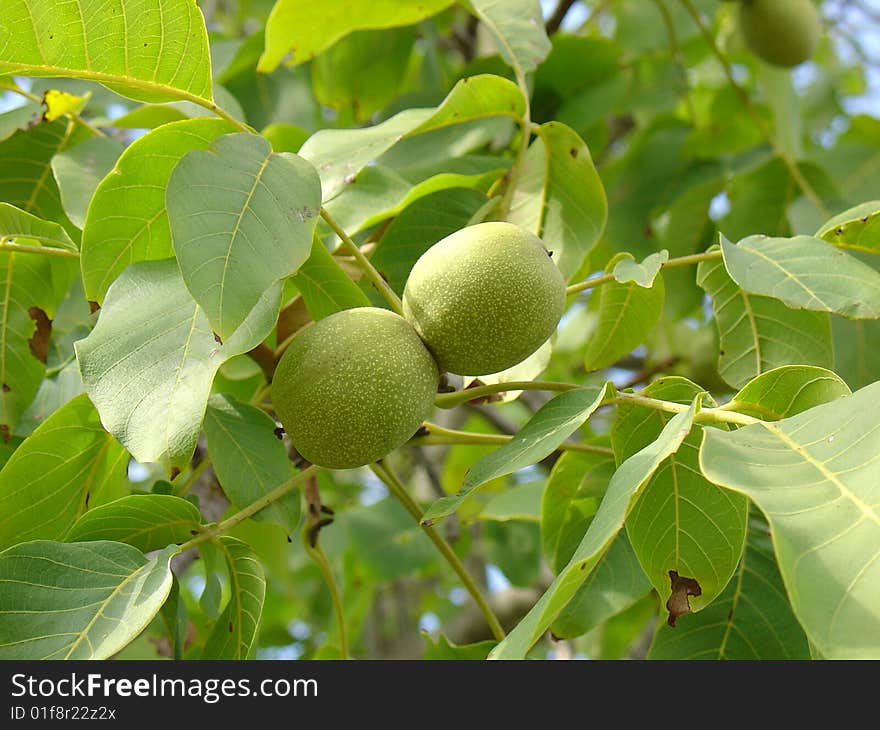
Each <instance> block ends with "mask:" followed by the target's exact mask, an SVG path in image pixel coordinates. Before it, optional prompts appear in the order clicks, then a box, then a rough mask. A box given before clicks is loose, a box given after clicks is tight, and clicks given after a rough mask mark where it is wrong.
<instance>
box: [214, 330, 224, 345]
mask: <svg viewBox="0 0 880 730" xmlns="http://www.w3.org/2000/svg"><path fill="white" fill-rule="evenodd" d="M214 342H216V343H217V344H218V345H222V344H223V338H222V337H221V336H220V335H218V334H217V333H216V332H215V333H214Z"/></svg>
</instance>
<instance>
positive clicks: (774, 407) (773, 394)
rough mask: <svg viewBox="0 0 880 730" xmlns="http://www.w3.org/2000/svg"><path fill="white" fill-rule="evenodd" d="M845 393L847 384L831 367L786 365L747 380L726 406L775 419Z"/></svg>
mask: <svg viewBox="0 0 880 730" xmlns="http://www.w3.org/2000/svg"><path fill="white" fill-rule="evenodd" d="M845 395H850V389H849V386H847V384H846V383H845V382H843V380H842V379H841V378H840V376H839V375H837V374H835V373H833V372H831V371H830V370H826V369H825V368H816V367H811V366H809V365H785V366H783V367H781V368H776V369H775V370H770V371H769V372H766V373H762V374H761V375H759V376H758V377H757V378H755V379H754V380H751V381H749V382H748V383H747V384H746V385H745V387H744V388H743V389H742V390H740V391H739V393H737V394H736V395H735V396H733V398H732V399H731V402H730V403H729V404H728V406H729V407H730V408H731V409H733V410H736V411H738V412H740V413H745V414H747V415H749V416H754V417H755V418H760V419H762V420H765V421H778V420H779V419H780V418H786V417H788V416H794V415H795V414H797V413H800V412H801V411H805V410H807V409H808V408H812V407H813V406H818V405H821V404H822V403H828V402H830V401H833V400H836V399H837V398H842V397H843V396H845Z"/></svg>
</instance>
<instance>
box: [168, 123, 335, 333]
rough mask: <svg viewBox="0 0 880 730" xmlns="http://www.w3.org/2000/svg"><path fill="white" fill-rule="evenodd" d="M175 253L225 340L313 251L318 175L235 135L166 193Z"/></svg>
mask: <svg viewBox="0 0 880 730" xmlns="http://www.w3.org/2000/svg"><path fill="white" fill-rule="evenodd" d="M165 204H166V206H167V210H168V223H169V225H170V227H171V237H172V240H173V243H174V252H175V254H176V255H177V261H178V264H179V265H180V271H181V273H182V275H183V280H184V282H185V283H186V286H187V288H188V289H189V291H190V293H191V294H192V295H193V298H194V299H195V300H196V301H197V302H198V303H199V306H200V307H201V308H202V310H203V311H204V313H205V314H206V315H207V317H208V321H209V322H210V323H211V326H212V327H213V328H214V331H215V332H217V333H218V334H219V335H220V336H221V337H223V338H224V339H225V338H227V337H228V336H229V335H231V334H232V333H233V332H234V331H235V330H236V329H238V327H239V326H240V325H241V323H242V322H244V320H245V319H246V318H247V317H248V315H249V314H250V312H251V310H252V309H253V308H254V306H255V305H256V304H257V302H258V301H259V300H260V297H262V296H263V293H264V292H265V291H266V290H267V289H269V287H271V286H272V284H274V283H275V282H276V281H278V280H279V279H282V278H285V277H287V276H290V275H292V274H294V273H296V270H297V269H298V268H299V267H300V265H301V264H302V262H303V261H305V260H306V259H307V258H308V256H309V252H310V251H311V247H312V235H313V233H314V230H315V223H316V222H317V219H318V213H319V210H320V207H321V188H320V181H319V180H318V175H317V174H316V173H315V170H314V169H313V168H312V166H311V165H310V164H308V163H307V162H305V161H304V160H302V159H301V158H299V157H297V156H296V155H292V154H290V153H288V152H283V153H276V152H272V148H271V146H270V145H269V142H268V140H266V139H264V138H262V137H260V136H258V135H254V134H230V135H224V136H222V137H220V138H218V139H216V140H214V141H213V142H212V143H211V144H210V145H209V146H208V148H207V149H205V150H193V151H190V152H188V153H187V154H186V155H184V157H183V158H182V159H181V160H180V162H178V163H177V165H176V167H175V168H174V170H173V172H172V173H171V177H170V179H169V180H168V187H167V189H166V192H165Z"/></svg>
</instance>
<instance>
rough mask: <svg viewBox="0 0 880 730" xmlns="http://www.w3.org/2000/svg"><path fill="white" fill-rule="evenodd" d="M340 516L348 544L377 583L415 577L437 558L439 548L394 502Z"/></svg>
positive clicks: (365, 507)
mask: <svg viewBox="0 0 880 730" xmlns="http://www.w3.org/2000/svg"><path fill="white" fill-rule="evenodd" d="M338 517H339V518H338V519H337V523H338V525H339V526H340V527H341V528H342V529H343V530H344V534H345V536H346V538H347V540H346V544H347V545H348V546H349V547H350V549H351V551H352V552H353V553H354V554H355V555H356V556H357V560H358V562H359V563H362V564H363V566H364V570H365V571H366V572H367V573H368V575H369V577H370V578H372V579H373V580H375V581H378V582H384V581H390V580H394V579H395V578H400V577H403V576H412V575H414V574H415V573H416V572H417V571H419V570H420V569H422V568H424V567H425V566H426V565H429V564H431V563H432V562H433V561H434V560H435V559H436V556H437V549H436V548H435V547H434V546H433V545H432V544H431V541H430V540H429V539H428V536H427V535H426V534H425V532H424V530H422V529H421V528H420V527H419V526H418V525H417V524H416V523H415V522H414V521H413V518H412V515H410V514H409V513H408V512H407V511H406V510H405V509H404V508H403V507H402V506H401V505H400V502H398V501H397V500H395V499H383V500H381V501H379V502H376V503H375V504H370V505H360V506H357V507H355V508H353V509H349V510H346V512H345V514H342V515H339V516H338ZM334 527H335V526H334ZM322 540H323V537H322Z"/></svg>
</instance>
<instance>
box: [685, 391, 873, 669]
mask: <svg viewBox="0 0 880 730" xmlns="http://www.w3.org/2000/svg"><path fill="white" fill-rule="evenodd" d="M878 397H880V383H875V384H873V385H869V386H867V387H866V388H862V389H861V390H859V391H857V392H856V393H854V394H853V395H851V396H846V397H844V398H839V399H837V400H835V401H832V402H831V403H827V404H824V405H821V406H816V407H815V408H811V409H809V410H807V411H804V412H803V413H800V414H798V415H796V416H792V417H790V418H786V419H784V420H782V421H778V422H776V423H767V422H763V423H760V424H755V425H753V426H746V427H745V428H740V429H738V430H736V431H731V432H723V431H719V430H717V429H706V432H705V433H706V435H705V438H704V441H703V446H702V449H701V451H700V467H701V469H702V471H703V473H704V474H705V475H706V476H707V477H708V478H709V479H710V480H712V481H713V482H715V483H716V484H719V485H722V486H725V487H728V488H730V489H735V490H737V491H741V492H743V493H744V494H746V495H747V496H748V497H750V498H751V499H752V500H754V502H755V503H756V504H757V505H758V507H760V508H761V511H762V512H763V513H764V514H765V515H766V516H767V518H768V520H769V521H770V529H771V531H772V534H773V544H774V548H775V550H776V558H777V560H778V561H779V569H780V572H781V573H782V578H783V581H784V582H785V587H786V590H787V591H788V596H789V599H790V600H791V604H792V607H793V608H794V612H795V615H797V617H798V619H799V620H800V623H801V625H802V626H803V627H804V629H805V630H806V632H807V635H808V636H809V638H810V640H811V641H812V642H813V643H814V644H815V645H816V646H817V647H818V648H819V651H820V652H821V653H822V654H823V655H824V656H826V657H828V658H830V659H837V658H859V657H861V658H869V657H876V656H877V655H878V654H880V562H878V556H880V553H878V547H877V546H878V545H880V511H878V506H877V505H878V502H877V454H878V453H880V423H878V416H877V402H878V401H877V399H878Z"/></svg>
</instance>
